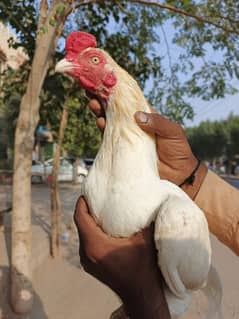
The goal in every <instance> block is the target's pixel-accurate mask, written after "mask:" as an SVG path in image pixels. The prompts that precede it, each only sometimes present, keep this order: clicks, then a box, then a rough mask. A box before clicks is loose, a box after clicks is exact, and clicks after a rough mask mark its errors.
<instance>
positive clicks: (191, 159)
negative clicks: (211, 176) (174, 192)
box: [89, 98, 207, 198]
mask: <svg viewBox="0 0 239 319" xmlns="http://www.w3.org/2000/svg"><path fill="white" fill-rule="evenodd" d="M89 107H90V109H91V110H92V111H93V112H94V113H95V114H96V116H97V120H96V123H97V126H98V127H99V129H100V130H101V131H103V130H104V127H105V117H104V111H103V108H102V106H101V104H100V103H99V101H98V100H97V99H95V98H92V99H91V100H90V102H89ZM151 109H152V113H145V112H136V113H135V120H136V122H137V124H138V125H139V126H140V128H141V129H142V130H144V131H145V132H147V133H149V134H151V135H152V134H153V135H155V137H156V145H157V154H158V158H159V176H160V178H162V179H166V180H169V181H170V182H173V183H174V184H176V185H180V184H181V183H182V182H183V181H184V180H185V179H186V178H188V177H189V176H190V175H191V174H192V172H193V171H194V169H195V168H196V166H197V164H198V160H197V158H196V157H195V156H194V154H193V153H192V150H191V147H190V145H189V143H188V140H187V137H186V135H185V133H184V130H183V128H182V127H181V126H180V125H179V124H176V123H173V122H171V121H170V120H168V119H166V118H165V117H163V116H161V115H160V114H158V113H156V112H155V110H154V109H153V108H151ZM206 173H207V169H206V167H205V165H203V164H201V165H200V166H199V168H198V169H197V171H196V173H195V180H194V182H193V184H192V185H190V184H187V183H186V184H184V185H183V186H182V189H183V190H184V191H185V192H186V193H187V194H188V195H189V196H190V197H191V198H195V196H196V194H197V193H198V190H199V189H200V186H201V184H202V182H203V180H204V178H205V175H206Z"/></svg>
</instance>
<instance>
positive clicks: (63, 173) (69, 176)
mask: <svg viewBox="0 0 239 319" xmlns="http://www.w3.org/2000/svg"><path fill="white" fill-rule="evenodd" d="M73 165H74V159H71V158H66V157H61V158H60V167H59V174H58V181H59V182H71V181H73V177H74V173H73V172H74V167H73ZM52 170H53V159H49V160H47V161H45V162H44V163H41V162H39V161H35V163H33V165H32V182H33V183H41V182H43V181H45V180H47V178H48V177H49V176H51V174H52ZM87 174H88V169H87V168H86V165H85V163H84V161H83V160H79V163H78V167H77V180H76V182H78V183H82V182H83V180H84V178H85V177H86V175H87Z"/></svg>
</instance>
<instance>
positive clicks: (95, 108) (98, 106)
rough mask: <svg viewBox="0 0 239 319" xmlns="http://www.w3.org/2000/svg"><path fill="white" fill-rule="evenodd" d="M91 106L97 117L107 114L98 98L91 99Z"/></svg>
mask: <svg viewBox="0 0 239 319" xmlns="http://www.w3.org/2000/svg"><path fill="white" fill-rule="evenodd" d="M89 108H90V110H91V111H92V112H93V113H94V114H95V115H96V116H97V117H100V116H105V112H104V110H103V107H102V106H101V104H100V102H99V101H98V100H96V99H92V100H90V102H89Z"/></svg>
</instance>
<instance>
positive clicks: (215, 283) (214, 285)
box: [202, 266, 223, 319]
mask: <svg viewBox="0 0 239 319" xmlns="http://www.w3.org/2000/svg"><path fill="white" fill-rule="evenodd" d="M202 292H203V294H204V295H205V297H206V298H207V302H208V310H207V313H206V315H205V319H213V318H215V319H223V313H222V295H223V289H222V283H221V280H220V277H219V275H218V272H217V270H216V269H215V268H214V267H213V266H211V268H210V270H209V273H208V280H207V284H206V286H205V287H204V288H202Z"/></svg>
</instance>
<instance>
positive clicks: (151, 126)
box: [134, 112, 183, 138]
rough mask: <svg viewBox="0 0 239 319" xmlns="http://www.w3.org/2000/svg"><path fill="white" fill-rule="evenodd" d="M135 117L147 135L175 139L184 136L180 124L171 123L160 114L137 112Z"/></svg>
mask: <svg viewBox="0 0 239 319" xmlns="http://www.w3.org/2000/svg"><path fill="white" fill-rule="evenodd" d="M134 117H135V120H136V123H137V124H138V126H139V127H140V128H141V129H142V130H144V131H145V132H147V133H150V134H156V135H159V136H162V137H167V138H175V137H179V136H182V134H183V129H182V127H181V126H180V125H179V124H176V123H174V122H171V121H170V120H168V119H166V118H165V117H163V116H162V115H160V114H158V113H146V112H136V113H135V115H134Z"/></svg>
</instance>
